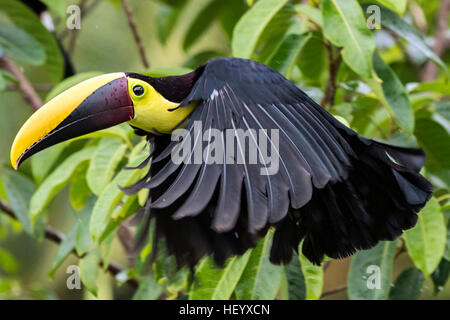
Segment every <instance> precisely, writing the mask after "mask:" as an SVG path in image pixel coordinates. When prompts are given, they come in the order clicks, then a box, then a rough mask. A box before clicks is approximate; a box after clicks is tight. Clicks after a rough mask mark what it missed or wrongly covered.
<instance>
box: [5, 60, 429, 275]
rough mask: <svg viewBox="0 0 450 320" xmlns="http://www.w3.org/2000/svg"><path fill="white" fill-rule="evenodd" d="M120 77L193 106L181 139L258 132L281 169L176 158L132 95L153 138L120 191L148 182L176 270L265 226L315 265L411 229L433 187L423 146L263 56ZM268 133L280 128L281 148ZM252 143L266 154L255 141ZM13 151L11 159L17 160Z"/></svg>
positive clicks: (221, 253)
mask: <svg viewBox="0 0 450 320" xmlns="http://www.w3.org/2000/svg"><path fill="white" fill-rule="evenodd" d="M125 76H126V78H127V79H128V82H129V83H130V81H143V82H145V83H146V84H148V85H149V86H151V88H154V89H155V90H156V92H158V93H159V94H160V95H161V96H162V97H163V98H165V99H166V100H168V101H171V102H173V103H176V104H175V105H174V106H172V107H171V108H170V110H169V111H170V112H172V113H173V114H177V112H183V109H184V108H192V112H188V113H187V114H188V116H187V118H185V119H186V120H185V121H176V124H177V127H180V128H181V127H182V128H183V129H185V131H183V132H184V136H183V137H182V138H183V139H182V141H183V142H184V143H186V144H189V145H190V146H192V149H194V148H195V147H196V146H198V147H199V148H200V149H201V150H208V145H209V143H210V142H211V141H212V139H211V133H209V132H211V130H209V129H211V128H212V129H216V131H215V132H216V133H218V135H215V136H214V139H216V141H215V146H216V147H217V146H218V147H219V148H222V149H224V150H225V149H226V146H227V143H228V142H229V140H230V139H234V138H235V137H233V136H227V135H226V134H225V132H226V131H227V129H231V132H235V133H236V132H239V129H242V131H245V132H250V133H251V132H253V131H252V130H250V129H254V130H255V132H258V135H259V134H261V132H263V134H265V137H263V138H266V139H267V141H268V144H269V146H268V147H267V148H268V149H270V150H271V153H275V155H276V156H277V157H278V159H279V170H278V171H277V172H276V173H274V174H262V173H263V172H266V173H267V171H268V170H269V164H268V163H261V162H258V163H253V164H249V162H248V161H244V163H236V161H230V163H227V161H222V163H224V164H221V163H210V162H208V161H202V162H201V163H197V162H195V161H194V160H195V159H194V157H195V154H194V152H192V153H185V154H184V155H183V157H184V158H183V160H185V161H184V162H181V163H175V162H174V161H173V159H172V153H173V152H174V148H178V147H180V142H179V141H172V139H171V136H170V135H169V134H167V133H166V132H160V131H161V130H157V129H158V128H157V127H152V128H149V127H142V126H143V125H142V123H144V122H142V121H138V119H137V117H138V115H139V108H140V107H139V103H138V102H136V101H139V100H138V99H137V98H136V99H135V98H133V93H130V95H131V97H132V100H133V103H134V104H133V105H134V114H133V117H134V118H133V120H132V121H129V123H130V124H131V125H133V126H135V127H137V128H138V130H139V132H140V133H141V134H147V135H148V139H149V140H150V142H151V143H150V148H151V155H150V156H149V157H148V159H146V161H144V163H143V164H142V165H141V166H140V167H141V168H142V167H144V166H145V165H147V164H148V163H151V166H150V170H149V171H148V174H147V175H146V176H145V177H144V178H142V180H141V181H139V182H137V183H136V184H135V185H134V186H131V187H128V188H124V192H126V193H128V194H132V193H136V192H138V191H139V190H141V189H142V188H147V189H149V198H148V201H147V203H146V205H145V206H144V207H143V208H142V209H141V210H140V212H139V213H138V215H139V216H141V217H142V218H143V219H144V221H145V222H146V223H148V221H150V219H152V218H154V219H155V222H156V232H155V236H156V240H158V239H159V238H162V237H163V238H165V240H166V245H167V248H168V250H169V252H170V253H171V254H174V255H175V257H176V259H177V262H178V263H179V265H184V264H187V265H190V266H193V265H195V264H196V263H197V262H198V260H199V259H200V258H202V257H203V256H205V255H209V254H213V255H214V258H215V261H216V262H217V263H218V264H223V263H224V261H225V260H226V258H227V257H229V256H230V255H235V254H242V253H244V252H245V251H246V250H247V249H249V248H252V247H254V246H255V244H256V242H257V240H258V239H259V238H260V237H262V236H264V235H265V234H266V232H267V230H268V229H269V228H270V227H274V228H275V233H274V238H273V244H272V249H271V257H270V258H271V261H272V262H274V263H282V262H284V263H286V262H289V261H290V259H291V257H292V252H293V250H297V248H298V245H299V243H300V241H301V240H302V239H303V240H304V242H303V253H304V255H305V256H306V257H307V258H308V259H310V260H311V261H312V262H313V263H316V264H319V263H320V262H321V261H322V259H323V257H324V255H327V256H329V257H332V258H341V257H346V256H348V255H351V254H353V253H354V252H355V251H356V250H358V249H367V248H370V247H372V246H374V245H375V244H376V243H377V242H378V241H380V240H393V239H395V238H397V237H398V236H399V235H400V234H401V233H402V231H403V230H405V229H408V228H411V227H413V226H414V225H415V224H416V221H417V213H418V212H419V210H420V209H421V208H422V207H423V206H424V205H425V203H426V202H427V201H428V199H429V198H430V196H431V194H432V186H431V184H430V183H429V182H428V181H427V180H426V179H425V178H424V177H423V176H421V175H420V173H419V171H420V169H421V168H422V166H423V164H424V161H425V154H424V153H423V151H421V150H419V149H412V148H401V147H395V146H390V145H386V144H384V143H381V142H377V141H374V140H371V139H367V138H365V137H362V136H360V135H359V134H357V133H356V132H355V131H353V130H351V129H349V128H348V127H346V126H345V125H344V124H342V123H341V122H339V121H338V120H336V119H335V118H334V117H333V116H332V115H330V114H329V113H328V112H327V111H326V110H324V109H323V108H322V107H320V106H319V105H318V104H317V103H315V102H314V101H313V100H312V99H310V98H309V97H308V96H307V95H306V94H305V93H304V92H303V91H302V90H300V89H299V88H297V87H296V86H295V85H294V84H292V83H291V82H290V81H288V80H287V79H286V78H284V77H283V76H282V75H281V74H280V73H278V72H276V71H275V70H273V69H271V68H269V67H267V66H265V65H263V64H261V63H258V62H254V61H251V60H244V59H236V58H216V59H213V60H211V61H209V62H208V63H207V64H205V65H204V66H201V67H199V68H198V69H197V70H195V71H193V72H191V73H189V74H187V75H182V76H173V77H164V78H152V77H146V76H142V75H138V74H133V73H128V74H125ZM136 79H137V80H136ZM133 88H135V87H133ZM146 90H147V89H146ZM136 92H140V90H136ZM120 104H121V105H123V104H124V102H121V103H120ZM125 104H126V103H125ZM141 110H143V109H141ZM185 110H186V109H185ZM142 114H143V111H141V115H140V117H144V118H145V116H142ZM147 116H148V117H149V119H150V118H151V117H152V113H151V112H150V111H148V115H147ZM183 119H184V118H183ZM141 120H142V119H141ZM123 121H125V120H123ZM198 121H200V122H198ZM174 123H175V122H174ZM196 123H197V124H198V123H201V131H198V129H197V128H196ZM136 124H138V125H136ZM157 124H158V123H157ZM140 126H141V127H140ZM174 127H175V126H174ZM152 129H154V130H152ZM260 129H265V130H260ZM272 129H274V130H275V131H273V132H278V140H277V143H274V142H275V137H274V136H273V135H272V133H271V132H272ZM186 133H190V134H189V135H188V134H186ZM258 139H260V136H258V137H256V135H253V134H249V135H248V136H247V137H246V139H245V145H241V144H239V143H235V144H234V147H233V148H234V154H235V155H237V157H239V156H242V158H243V159H248V155H247V153H246V151H244V150H249V146H250V145H251V144H252V142H256V140H258ZM44 140H45V138H44ZM258 141H259V140H258ZM253 145H256V146H257V148H258V153H260V152H261V153H262V150H260V149H259V148H260V145H258V144H253ZM177 150H179V149H177ZM208 151H211V150H208ZM16 153H17V154H20V152H19V151H17V152H16ZM207 154H210V155H212V156H213V153H212V152H211V153H208V152H207ZM206 157H208V156H206ZM17 158H18V157H17V156H15V157H13V156H12V160H13V159H16V160H15V161H16V163H20V160H19V161H17ZM19 159H20V158H19ZM188 159H190V160H191V161H187V160H188ZM206 160H208V159H206ZM224 160H227V159H224ZM229 160H236V159H235V158H234V159H229ZM188 162H190V163H188ZM155 243H158V241H156V242H155Z"/></svg>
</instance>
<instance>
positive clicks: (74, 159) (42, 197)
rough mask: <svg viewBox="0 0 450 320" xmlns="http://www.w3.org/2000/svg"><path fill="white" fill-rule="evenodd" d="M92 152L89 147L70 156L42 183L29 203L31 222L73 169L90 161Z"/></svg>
mask: <svg viewBox="0 0 450 320" xmlns="http://www.w3.org/2000/svg"><path fill="white" fill-rule="evenodd" d="M93 152H94V148H92V147H91V148H87V149H82V150H81V151H78V152H76V153H74V154H72V155H71V156H70V157H68V158H67V159H66V160H64V162H63V163H62V164H61V165H60V166H59V167H57V168H56V169H55V170H54V171H53V172H52V173H51V174H50V175H49V176H48V177H47V179H45V180H44V182H42V184H41V185H40V186H39V188H38V189H37V190H36V192H35V193H34V194H33V197H32V198H31V201H30V215H31V218H32V222H34V221H35V219H36V218H37V216H38V215H39V213H41V212H42V211H43V210H44V208H45V207H46V206H47V205H48V204H49V203H50V201H51V200H52V199H53V197H54V196H55V195H56V194H57V193H58V192H59V191H60V190H61V189H62V188H63V187H64V186H65V185H66V183H67V182H68V181H69V179H70V177H71V176H72V174H73V173H74V172H75V169H76V168H77V167H78V166H79V165H80V164H82V163H83V162H84V161H88V160H90V158H91V157H92V153H93Z"/></svg>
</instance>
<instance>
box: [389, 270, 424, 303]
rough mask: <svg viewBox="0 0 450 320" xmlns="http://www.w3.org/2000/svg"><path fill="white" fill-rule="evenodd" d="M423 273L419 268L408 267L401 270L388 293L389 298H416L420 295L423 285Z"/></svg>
mask: <svg viewBox="0 0 450 320" xmlns="http://www.w3.org/2000/svg"><path fill="white" fill-rule="evenodd" d="M423 280H424V279H423V273H422V271H420V270H419V269H416V268H410V269H407V270H405V271H403V272H402V273H401V274H400V275H399V276H398V278H397V279H396V280H395V282H394V286H393V288H392V289H391V292H390V293H389V299H390V300H416V299H418V298H419V296H420V291H421V290H422V285H423Z"/></svg>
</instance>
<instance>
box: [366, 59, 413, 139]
mask: <svg viewBox="0 0 450 320" xmlns="http://www.w3.org/2000/svg"><path fill="white" fill-rule="evenodd" d="M373 66H374V69H375V72H376V73H377V75H378V77H379V78H380V79H381V80H383V83H382V84H381V88H382V91H383V95H384V98H385V99H386V102H387V104H388V106H389V107H390V108H391V109H392V111H393V112H394V115H395V120H397V122H398V124H399V125H400V126H401V127H402V128H404V129H405V130H406V131H408V132H409V133H412V132H413V130H414V111H413V108H412V106H411V102H410V101H409V98H408V94H407V93H406V89H405V87H404V86H403V84H402V83H401V81H400V80H399V79H398V78H397V76H396V74H395V72H394V71H393V70H392V69H391V68H390V67H389V65H387V64H386V63H385V62H384V61H383V59H381V57H380V56H379V55H378V53H376V52H375V53H374V56H373Z"/></svg>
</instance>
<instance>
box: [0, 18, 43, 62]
mask: <svg viewBox="0 0 450 320" xmlns="http://www.w3.org/2000/svg"><path fill="white" fill-rule="evenodd" d="M0 50H2V51H3V52H4V54H6V55H7V56H10V57H11V58H13V59H14V60H17V61H20V62H25V63H30V64H34V65H41V64H43V63H44V61H45V51H44V48H43V47H42V46H41V44H40V43H39V42H37V41H36V40H34V38H33V37H31V36H30V35H29V34H27V33H26V32H24V31H22V30H21V29H19V28H16V27H11V26H8V25H6V24H3V23H0Z"/></svg>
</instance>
